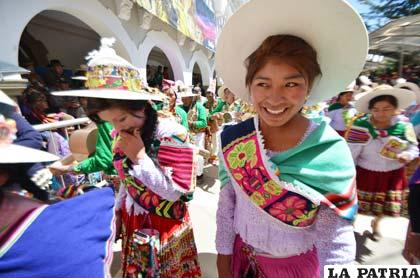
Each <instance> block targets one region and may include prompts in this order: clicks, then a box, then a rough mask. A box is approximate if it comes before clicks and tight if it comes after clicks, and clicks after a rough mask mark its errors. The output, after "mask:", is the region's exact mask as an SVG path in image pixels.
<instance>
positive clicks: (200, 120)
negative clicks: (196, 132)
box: [195, 102, 207, 128]
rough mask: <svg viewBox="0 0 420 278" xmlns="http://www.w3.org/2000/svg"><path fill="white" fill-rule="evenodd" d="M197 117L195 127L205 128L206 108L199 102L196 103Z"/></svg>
mask: <svg viewBox="0 0 420 278" xmlns="http://www.w3.org/2000/svg"><path fill="white" fill-rule="evenodd" d="M195 105H196V106H197V112H198V117H197V121H196V122H195V127H196V128H205V127H206V126H207V112H206V108H204V106H203V105H202V104H201V103H198V102H197V103H196V104H195Z"/></svg>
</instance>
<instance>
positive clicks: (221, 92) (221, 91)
mask: <svg viewBox="0 0 420 278" xmlns="http://www.w3.org/2000/svg"><path fill="white" fill-rule="evenodd" d="M226 89H228V87H226V86H225V85H223V86H222V87H220V88H219V90H217V95H218V96H219V97H220V98H221V99H222V100H223V101H225V98H226V96H225V91H226Z"/></svg>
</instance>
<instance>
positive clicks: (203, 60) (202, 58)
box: [188, 51, 212, 86]
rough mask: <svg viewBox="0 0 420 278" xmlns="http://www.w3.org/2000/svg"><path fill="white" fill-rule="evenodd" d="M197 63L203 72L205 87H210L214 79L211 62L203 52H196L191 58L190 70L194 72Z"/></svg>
mask: <svg viewBox="0 0 420 278" xmlns="http://www.w3.org/2000/svg"><path fill="white" fill-rule="evenodd" d="M196 63H197V65H198V67H199V68H200V71H201V78H202V80H203V85H204V86H208V85H209V84H210V80H211V78H212V71H211V68H210V65H209V60H208V59H207V57H206V55H204V53H203V52H202V51H195V52H194V53H193V55H192V57H191V60H190V63H189V67H188V70H189V71H190V72H192V71H193V69H194V65H195V64H196Z"/></svg>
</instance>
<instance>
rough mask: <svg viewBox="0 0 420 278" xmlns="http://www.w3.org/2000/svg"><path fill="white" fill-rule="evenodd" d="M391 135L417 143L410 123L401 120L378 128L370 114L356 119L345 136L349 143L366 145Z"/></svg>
mask: <svg viewBox="0 0 420 278" xmlns="http://www.w3.org/2000/svg"><path fill="white" fill-rule="evenodd" d="M389 136H394V137H398V138H400V139H401V140H405V141H408V142H410V143H412V144H417V139H416V135H415V132H414V129H413V127H412V125H411V124H410V123H406V122H402V121H399V122H397V123H396V124H394V125H393V126H391V127H389V128H387V129H376V128H375V127H374V126H373V125H372V124H371V122H370V116H369V115H365V116H363V117H361V118H359V119H357V120H355V121H354V123H353V125H352V126H351V128H350V129H349V130H348V131H347V133H346V136H345V137H346V140H347V142H349V143H352V144H362V145H365V144H368V143H369V142H370V140H372V139H376V138H378V137H382V138H385V137H389Z"/></svg>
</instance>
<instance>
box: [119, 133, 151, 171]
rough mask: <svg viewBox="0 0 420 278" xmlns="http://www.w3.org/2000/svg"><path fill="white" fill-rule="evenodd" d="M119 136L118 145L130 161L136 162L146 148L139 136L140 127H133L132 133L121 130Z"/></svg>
mask: <svg viewBox="0 0 420 278" xmlns="http://www.w3.org/2000/svg"><path fill="white" fill-rule="evenodd" d="M120 137H121V138H120V141H119V147H120V148H121V150H122V151H123V152H124V154H125V155H126V156H127V157H128V158H129V159H130V160H131V162H133V163H134V164H137V162H138V161H139V160H140V159H142V158H143V157H144V156H145V154H146V149H145V147H144V143H143V140H142V139H141V136H140V129H135V130H134V132H133V134H130V133H129V132H126V131H121V133H120Z"/></svg>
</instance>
